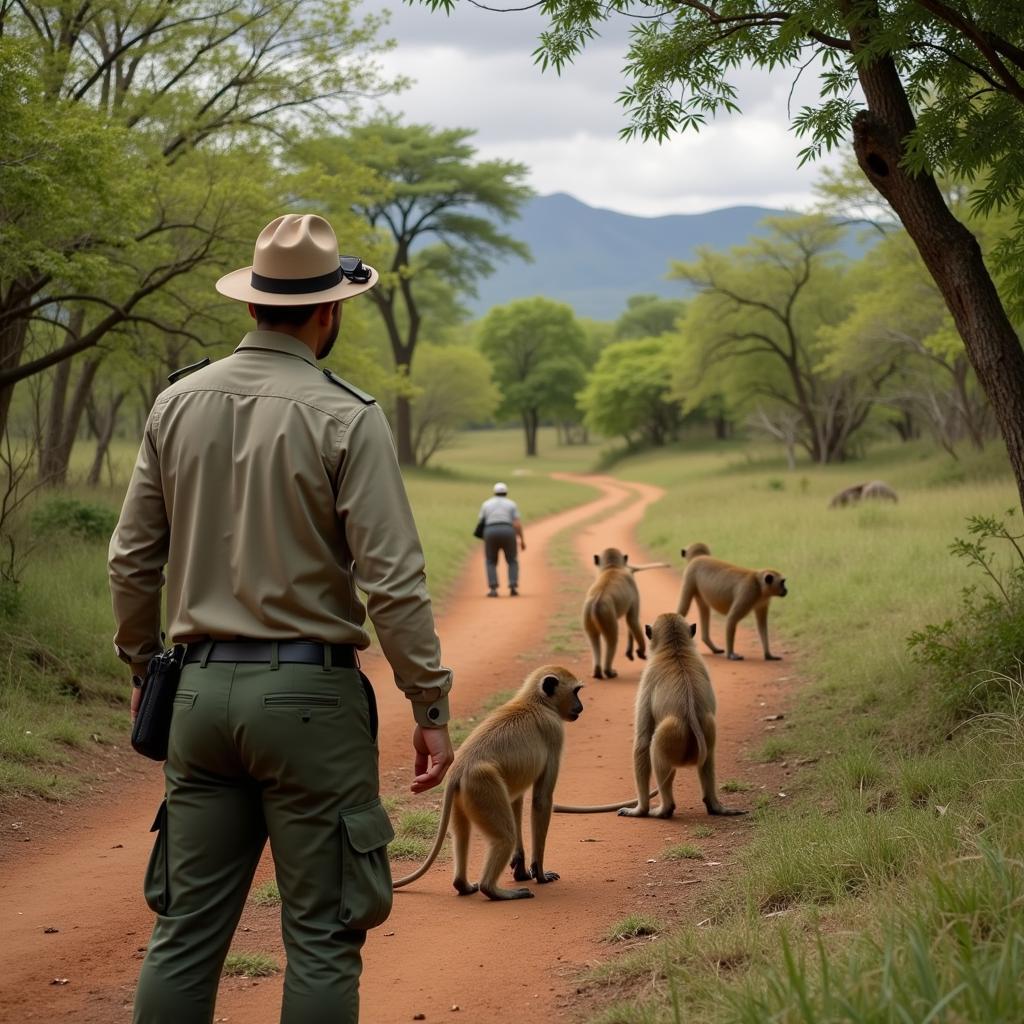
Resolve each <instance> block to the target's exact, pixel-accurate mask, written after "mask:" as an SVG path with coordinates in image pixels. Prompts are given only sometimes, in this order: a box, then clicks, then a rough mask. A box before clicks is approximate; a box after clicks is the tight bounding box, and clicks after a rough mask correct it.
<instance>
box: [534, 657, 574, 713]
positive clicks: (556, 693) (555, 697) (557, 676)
mask: <svg viewBox="0 0 1024 1024" xmlns="http://www.w3.org/2000/svg"><path fill="white" fill-rule="evenodd" d="M540 686H541V690H542V691H543V693H544V696H545V697H546V698H547V699H548V702H549V703H550V704H551V705H552V707H554V709H555V710H556V711H557V712H558V717H559V718H564V719H565V720H566V721H567V722H575V721H576V719H577V718H579V717H580V715H581V714H583V702H582V701H581V700H580V696H579V695H580V690H582V689H583V684H582V683H581V682H580V681H579V680H578V679H577V678H576V677H575V676H574V675H572V673H571V672H568V671H566V670H565V669H564V668H553V669H550V670H548V674H547V675H545V676H544V678H543V679H541V682H540Z"/></svg>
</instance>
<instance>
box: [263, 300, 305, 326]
mask: <svg viewBox="0 0 1024 1024" xmlns="http://www.w3.org/2000/svg"><path fill="white" fill-rule="evenodd" d="M320 305H321V303H319V302H318V303H315V304H314V305H312V306H259V305H256V304H255V303H254V304H253V309H255V311H256V323H257V324H270V325H271V326H272V327H278V326H280V325H282V324H284V325H287V326H288V327H301V326H302V325H303V324H306V323H309V320H310V317H312V316H313V314H314V313H315V312H316V310H317V307H318V306H320Z"/></svg>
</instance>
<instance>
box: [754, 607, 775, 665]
mask: <svg viewBox="0 0 1024 1024" xmlns="http://www.w3.org/2000/svg"><path fill="white" fill-rule="evenodd" d="M754 614H755V615H756V616H757V631H758V633H760V634H761V649H762V650H763V651H764V660H765V661H782V659H781V658H780V657H779V656H778V655H777V654H772V652H771V651H770V650H768V605H767V604H762V605H758V607H757V608H756V609H755V611H754Z"/></svg>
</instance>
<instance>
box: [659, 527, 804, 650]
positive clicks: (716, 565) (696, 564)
mask: <svg viewBox="0 0 1024 1024" xmlns="http://www.w3.org/2000/svg"><path fill="white" fill-rule="evenodd" d="M680 553H681V554H682V556H683V558H685V559H686V560H687V566H686V571H685V572H684V573H683V590H682V593H681V594H680V596H679V607H678V609H677V611H678V612H679V614H680V615H686V613H687V612H688V611H689V610H690V602H691V601H693V600H696V601H697V610H698V612H699V613H700V637H701V640H703V641H704V643H705V645H706V646H707V648H708V649H709V650H710V651H712V652H713V653H714V654H721V653H722V648H721V647H716V646H715V645H714V643H712V641H711V634H710V631H709V625H710V619H711V612H710V609H711V608H714V609H715V611H716V612H718V613H719V614H721V615H724V616H725V617H726V619H725V651H726V655H725V656H726V657H727V658H728V659H729V660H730V661H742V660H743V656H742V655H741V654H737V653H736V651H735V650H734V646H735V641H736V625H737V623H738V622H739V621H740V619H742V618H744V617H745V616H747V615H749V614H750V612H753V613H754V615H755V617H756V618H757V631H758V633H759V634H760V635H761V647H762V648H763V649H764V660H765V661H781V660H782V659H781V658H780V657H778V656H777V655H775V654H772V653H771V651H770V650H769V648H768V602H769V601H770V600H771V599H772V598H773V597H785V596H786V595H787V594H788V593H789V591H788V590H787V589H786V578H785V577H784V576H783V575H782V573H780V572H779V571H778V570H777V569H742V568H740V566H738V565H731V564H730V563H729V562H723V561H721V559H718V558H712V557H711V551H710V549H709V548H708V546H707V545H706V544H691V545H690V546H689V547H687V548H683V550H682V551H681V552H680Z"/></svg>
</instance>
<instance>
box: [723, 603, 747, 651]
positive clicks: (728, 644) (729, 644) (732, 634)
mask: <svg viewBox="0 0 1024 1024" xmlns="http://www.w3.org/2000/svg"><path fill="white" fill-rule="evenodd" d="M742 618H743V616H742V615H741V614H739V610H738V609H737V608H736V607H735V606H734V607H732V608H730V609H729V615H728V618H726V620H725V656H726V657H727V658H728V659H729V661H743V655H742V654H737V653H736V627H737V625H739V621H740V619H742Z"/></svg>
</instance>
